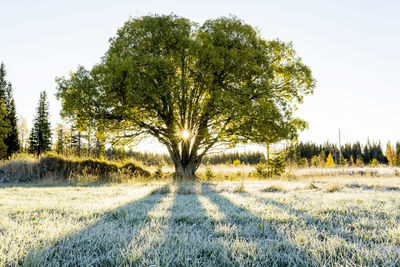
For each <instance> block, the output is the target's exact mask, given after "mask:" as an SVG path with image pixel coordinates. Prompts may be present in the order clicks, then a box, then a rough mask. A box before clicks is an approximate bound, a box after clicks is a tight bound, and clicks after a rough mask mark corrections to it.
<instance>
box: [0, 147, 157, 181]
mask: <svg viewBox="0 0 400 267" xmlns="http://www.w3.org/2000/svg"><path fill="white" fill-rule="evenodd" d="M150 176H151V174H150V172H149V171H147V170H146V169H144V168H143V167H142V166H141V165H140V164H138V163H137V162H133V161H108V160H101V159H92V158H78V157H72V158H71V157H69V158H68V157H64V156H61V155H57V154H51V153H50V154H46V155H43V156H41V157H39V158H38V157H33V156H31V155H19V156H17V157H16V158H14V159H12V160H8V161H4V162H2V164H0V182H3V183H13V182H41V181H45V182H46V181H49V180H54V181H58V182H61V183H65V182H69V183H71V182H72V183H92V182H125V181H129V180H135V178H149V177H150Z"/></svg>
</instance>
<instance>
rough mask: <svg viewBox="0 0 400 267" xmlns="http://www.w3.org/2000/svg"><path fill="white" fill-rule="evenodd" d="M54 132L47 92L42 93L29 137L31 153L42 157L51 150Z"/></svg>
mask: <svg viewBox="0 0 400 267" xmlns="http://www.w3.org/2000/svg"><path fill="white" fill-rule="evenodd" d="M51 137H52V132H51V128H50V121H49V103H48V102H47V94H46V92H45V91H43V92H41V93H40V98H39V104H38V107H37V109H36V115H35V119H34V122H33V127H32V130H31V133H30V136H29V152H30V153H32V154H37V155H40V154H41V153H43V152H46V151H49V150H50V149H51Z"/></svg>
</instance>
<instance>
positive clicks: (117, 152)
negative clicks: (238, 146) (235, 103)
mask: <svg viewBox="0 0 400 267" xmlns="http://www.w3.org/2000/svg"><path fill="white" fill-rule="evenodd" d="M105 153H106V156H107V158H109V159H125V158H132V159H135V160H136V161H140V162H142V163H143V164H146V165H154V166H157V165H160V164H161V165H162V164H167V165H172V164H173V162H172V160H171V157H170V156H169V155H168V154H159V153H152V152H138V151H133V150H123V149H113V148H110V149H107V150H106V152H105ZM264 160H265V156H264V153H262V152H259V151H254V152H253V151H251V152H237V151H232V152H224V153H215V154H210V155H206V156H205V157H204V159H203V164H206V165H208V164H213V165H216V164H226V165H230V164H251V165H255V164H258V163H260V162H263V161H264Z"/></svg>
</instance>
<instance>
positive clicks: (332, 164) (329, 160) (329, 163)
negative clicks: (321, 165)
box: [325, 153, 335, 168]
mask: <svg viewBox="0 0 400 267" xmlns="http://www.w3.org/2000/svg"><path fill="white" fill-rule="evenodd" d="M325 166H326V167H328V168H332V167H335V161H334V160H333V157H332V154H331V153H329V155H328V157H327V158H326V163H325Z"/></svg>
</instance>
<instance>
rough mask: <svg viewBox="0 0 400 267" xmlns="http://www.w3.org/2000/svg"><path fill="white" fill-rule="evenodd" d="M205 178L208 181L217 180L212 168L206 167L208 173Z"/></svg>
mask: <svg viewBox="0 0 400 267" xmlns="http://www.w3.org/2000/svg"><path fill="white" fill-rule="evenodd" d="M204 176H205V178H206V181H211V180H213V179H214V178H215V174H214V172H213V171H212V168H211V167H210V166H207V167H206V171H205V173H204Z"/></svg>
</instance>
